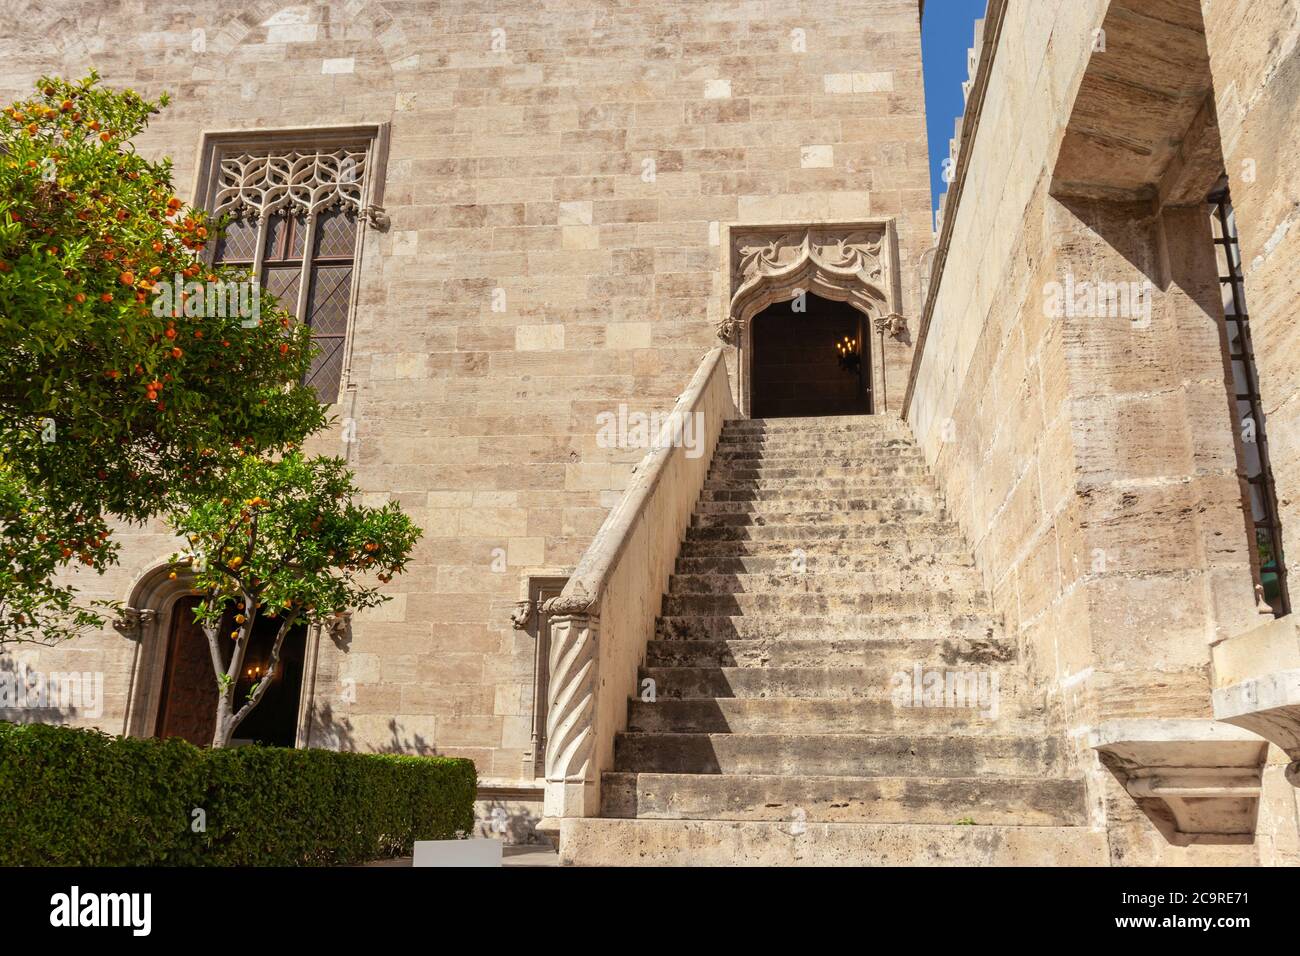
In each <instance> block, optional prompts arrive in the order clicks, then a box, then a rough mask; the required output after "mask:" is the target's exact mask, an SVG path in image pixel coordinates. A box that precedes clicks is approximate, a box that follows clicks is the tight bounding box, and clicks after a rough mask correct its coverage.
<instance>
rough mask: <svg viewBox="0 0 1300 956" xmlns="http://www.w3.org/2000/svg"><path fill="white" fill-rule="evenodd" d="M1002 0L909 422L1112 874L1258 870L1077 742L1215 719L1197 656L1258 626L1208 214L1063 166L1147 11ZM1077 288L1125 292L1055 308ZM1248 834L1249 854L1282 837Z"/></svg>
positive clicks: (1240, 852)
mask: <svg viewBox="0 0 1300 956" xmlns="http://www.w3.org/2000/svg"><path fill="white" fill-rule="evenodd" d="M1001 6H1002V5H1001V4H997V3H995V4H993V5H991V12H990V24H992V25H993V26H994V27H996V28H998V29H1000V31H1001V35H1000V38H999V39H998V40H997V44H998V45H997V48H996V57H995V58H994V59H993V61H992V64H991V68H990V70H989V72H988V73H987V76H986V81H985V82H986V84H987V89H986V92H985V94H984V98H983V100H982V108H981V111H980V114H979V116H978V124H979V125H978V131H977V133H976V134H975V137H974V140H973V142H972V143H970V144H969V145H967V147H966V154H967V155H966V157H965V162H966V163H967V164H968V165H967V169H966V171H965V176H966V180H965V183H964V188H963V190H962V192H961V195H960V198H959V201H958V202H957V203H956V204H955V205H954V203H953V200H952V198H951V197H950V199H949V205H948V208H947V211H946V216H947V218H948V219H949V220H951V222H950V224H949V225H950V228H951V236H950V239H949V243H950V244H949V246H948V249H947V258H946V262H945V264H944V267H943V271H942V273H941V274H940V275H938V276H936V277H935V278H934V279H932V285H931V294H932V295H933V297H934V303H933V308H932V312H931V315H930V324H929V327H928V330H927V332H926V338H925V339H924V341H923V343H922V346H921V351H920V353H919V356H918V359H917V362H916V364H915V365H914V368H913V384H912V392H911V396H910V402H909V404H908V409H907V416H908V418H909V420H910V421H911V422H912V423H913V425H914V428H915V429H916V432H917V435H918V437H919V439H920V440H921V442H922V444H923V446H924V447H925V449H926V452H927V455H928V457H929V458H930V460H931V461H932V463H933V466H934V468H935V469H936V472H937V474H938V476H939V479H940V483H941V485H942V486H943V487H944V489H945V492H946V494H947V496H948V501H949V505H950V507H951V509H952V511H953V513H954V515H955V516H956V517H957V519H958V520H959V521H960V522H961V524H962V525H963V527H964V528H965V530H966V531H967V533H968V535H969V536H970V538H971V540H972V541H973V543H974V545H975V549H976V557H977V561H978V564H979V566H980V567H981V569H982V570H983V572H984V574H985V577H986V580H987V583H988V585H989V587H990V589H991V590H992V592H993V594H994V597H995V601H996V603H997V606H998V608H999V609H1000V610H1001V611H1002V612H1003V613H1004V614H1005V616H1006V620H1007V624H1008V627H1009V630H1010V632H1011V633H1012V634H1014V635H1016V637H1017V639H1018V641H1019V644H1020V648H1021V651H1022V654H1023V659H1024V660H1025V662H1026V664H1027V666H1028V668H1029V669H1030V671H1031V673H1032V675H1033V676H1034V678H1035V680H1036V686H1037V687H1038V688H1039V689H1040V691H1041V693H1042V694H1043V698H1044V701H1045V702H1046V704H1047V706H1048V707H1049V712H1050V713H1051V714H1052V715H1053V718H1054V720H1055V726H1056V727H1057V728H1058V729H1059V731H1060V732H1061V733H1063V734H1064V735H1065V736H1066V737H1067V739H1068V740H1069V741H1070V742H1071V743H1072V745H1073V747H1072V750H1073V753H1074V756H1075V761H1076V766H1077V769H1078V771H1079V772H1081V773H1082V774H1084V776H1085V778H1086V779H1087V780H1088V783H1089V793H1090V798H1091V802H1092V808H1093V813H1094V820H1095V822H1097V823H1099V824H1104V825H1105V826H1106V827H1107V828H1108V831H1109V834H1110V846H1111V858H1112V861H1113V862H1116V863H1125V862H1128V863H1136V862H1179V861H1181V862H1210V861H1216V862H1225V863H1240V862H1252V861H1255V860H1257V859H1259V852H1258V851H1257V849H1256V848H1255V847H1253V846H1249V847H1199V848H1192V849H1177V848H1174V847H1170V846H1169V845H1168V844H1166V843H1165V841H1164V840H1163V838H1161V837H1160V836H1159V835H1158V833H1156V831H1155V829H1154V827H1152V826H1151V824H1150V823H1149V822H1148V821H1147V820H1146V819H1145V818H1144V817H1143V816H1142V814H1141V812H1140V811H1139V810H1138V809H1137V807H1136V806H1135V805H1134V803H1133V801H1132V800H1131V799H1130V798H1129V797H1128V796H1127V795H1126V794H1125V793H1124V792H1123V790H1122V789H1121V788H1119V787H1118V786H1117V784H1116V782H1115V780H1114V779H1113V778H1112V777H1111V776H1110V774H1109V773H1108V772H1107V771H1105V770H1104V769H1103V768H1101V767H1100V765H1099V764H1098V763H1097V761H1096V758H1095V755H1094V754H1092V753H1091V752H1090V751H1088V750H1087V748H1086V747H1085V746H1083V735H1084V734H1085V733H1086V730H1087V728H1088V727H1089V726H1092V725H1095V724H1096V723H1097V722H1099V721H1101V720H1104V719H1108V718H1112V717H1128V716H1134V717H1137V716H1142V717H1175V716H1180V717H1182V716H1198V717H1207V716H1210V709H1209V690H1208V682H1207V672H1208V662H1209V653H1208V645H1209V643H1210V642H1211V641H1213V640H1215V639H1216V638H1219V637H1223V636H1226V635H1227V634H1229V633H1233V632H1235V631H1236V630H1239V629H1242V628H1245V627H1248V626H1250V625H1251V624H1252V623H1253V622H1254V621H1256V620H1257V619H1258V612H1257V610H1256V608H1255V605H1254V598H1253V594H1252V590H1251V589H1252V579H1251V572H1250V545H1249V539H1248V537H1247V533H1246V528H1245V520H1244V517H1243V515H1242V511H1241V497H1240V485H1239V481H1238V478H1237V475H1236V460H1235V453H1234V448H1233V423H1232V419H1231V416H1230V413H1229V407H1228V399H1227V392H1226V388H1225V382H1224V370H1223V363H1222V356H1221V353H1220V351H1219V349H1220V345H1219V323H1220V320H1221V306H1218V305H1217V300H1216V296H1217V295H1218V292H1217V289H1216V288H1215V284H1216V282H1217V280H1216V273H1215V267H1214V264H1213V261H1212V255H1213V249H1212V246H1211V244H1210V232H1209V218H1208V215H1209V214H1208V210H1207V209H1205V208H1203V207H1202V205H1201V204H1200V202H1199V200H1198V201H1196V202H1194V203H1192V204H1190V205H1187V206H1165V207H1163V208H1162V206H1161V203H1160V201H1159V198H1158V197H1159V193H1158V191H1157V189H1156V188H1155V185H1154V184H1153V185H1151V186H1147V185H1144V184H1142V183H1138V184H1136V185H1135V187H1134V188H1132V189H1126V190H1123V191H1121V190H1119V189H1112V188H1101V187H1097V188H1095V189H1092V190H1089V189H1086V188H1084V187H1085V186H1086V185H1087V183H1088V176H1089V175H1094V174H1095V175H1096V176H1097V178H1098V180H1099V181H1100V180H1103V179H1105V178H1106V177H1108V176H1111V175H1112V173H1113V167H1108V166H1107V165H1106V164H1100V166H1101V168H1097V169H1091V170H1090V169H1088V168H1087V167H1086V166H1084V165H1080V164H1079V162H1078V160H1079V157H1080V155H1081V154H1080V153H1079V152H1078V151H1077V150H1076V146H1077V143H1076V142H1074V141H1068V137H1069V136H1070V135H1071V132H1072V130H1076V129H1077V125H1076V124H1079V123H1082V122H1085V121H1088V120H1091V119H1094V118H1095V116H1094V115H1089V116H1085V117H1082V118H1081V117H1079V116H1077V115H1075V111H1076V101H1077V100H1079V98H1080V95H1081V94H1080V91H1081V88H1082V87H1083V83H1084V79H1085V76H1086V75H1088V73H1089V70H1099V71H1102V74H1103V75H1109V74H1107V73H1106V71H1109V70H1114V69H1115V63H1116V61H1115V59H1111V60H1110V61H1107V60H1106V59H1104V57H1105V56H1107V55H1113V54H1117V53H1118V55H1121V56H1122V55H1123V52H1124V50H1125V43H1126V41H1127V40H1128V39H1129V38H1128V37H1126V36H1125V35H1124V33H1123V32H1122V28H1123V27H1124V26H1125V25H1126V24H1128V23H1130V22H1134V20H1135V18H1136V22H1138V23H1139V25H1140V18H1141V17H1142V16H1144V15H1146V14H1147V13H1149V11H1144V10H1142V9H1139V7H1140V5H1138V7H1134V5H1132V4H1127V3H1123V4H1121V3H1118V2H1116V3H1111V2H1107V0H1095V2H1079V3H1070V4H1040V3H1032V2H1023V0H1008V2H1007V3H1006V4H1005V10H1004V14H1005V15H1004V16H1003V17H1002V19H1001V22H1000V23H998V20H997V17H996V14H997V13H998V10H997V8H998V7H1001ZM1174 6H1186V5H1185V4H1178V3H1176V4H1174ZM1135 11H1136V12H1135ZM1166 12H1169V11H1166ZM1179 12H1180V14H1185V13H1186V12H1187V11H1179ZM1117 18H1118V19H1117ZM1103 24H1106V26H1107V27H1108V28H1109V29H1110V33H1109V35H1108V36H1107V37H1106V38H1105V41H1106V42H1107V44H1108V46H1109V50H1110V53H1109V54H1107V53H1102V52H1097V51H1096V47H1097V46H1098V33H1097V31H1098V30H1099V29H1101V28H1102V25H1103ZM989 29H990V26H988V25H986V31H987V30H989ZM1184 36H1186V34H1184ZM1193 68H1194V64H1188V65H1187V66H1186V70H1191V69H1193ZM1172 69H1173V70H1174V71H1175V72H1176V70H1177V64H1176V63H1175V64H1173V67H1172ZM1094 82H1095V80H1094ZM1192 105H1193V107H1194V105H1195V104H1194V103H1193V104H1192ZM1125 109H1126V106H1125V104H1124V103H1122V102H1120V101H1118V100H1115V99H1114V97H1113V96H1112V101H1111V112H1112V114H1115V115H1116V119H1115V122H1116V123H1117V124H1123V123H1131V124H1134V125H1135V126H1137V127H1141V126H1142V124H1143V122H1144V120H1143V118H1142V117H1141V115H1139V114H1136V113H1128V112H1125ZM971 122H972V114H970V113H968V115H967V117H966V120H965V123H966V124H967V125H969V124H970V123H971ZM1147 125H1148V126H1149V125H1150V124H1149V123H1148V124H1147ZM1178 132H1179V133H1180V134H1181V132H1182V131H1181V130H1179V131H1178ZM1067 154H1068V155H1067ZM1008 157H1011V158H1010V159H1008ZM1067 161H1068V162H1069V163H1070V164H1071V167H1070V179H1071V182H1070V183H1069V186H1070V189H1062V188H1061V183H1060V182H1059V181H1058V179H1057V176H1056V174H1057V171H1058V164H1061V163H1065V162H1067ZM1154 172H1155V173H1157V174H1159V173H1161V172H1162V170H1160V169H1157V170H1155V171H1154ZM1160 181H1161V180H1160V178H1159V177H1158V176H1157V178H1156V179H1155V180H1154V183H1155V184H1158V183H1159V182H1160ZM1072 190H1073V192H1072ZM1089 192H1091V194H1087V193H1089ZM1084 282H1092V283H1097V282H1105V283H1108V284H1110V285H1111V287H1112V288H1113V289H1114V291H1115V292H1116V293H1119V294H1127V292H1131V291H1136V290H1140V292H1138V293H1137V295H1136V297H1134V298H1132V299H1131V300H1129V299H1125V300H1121V301H1122V304H1121V302H1117V303H1116V305H1117V306H1119V307H1118V308H1115V307H1111V308H1109V309H1108V308H1107V306H1106V304H1105V299H1104V298H1103V302H1102V304H1101V305H1100V306H1099V307H1095V308H1094V309H1093V310H1092V311H1078V312H1074V311H1072V310H1066V309H1065V308H1064V301H1063V298H1064V297H1065V296H1068V295H1070V293H1069V292H1068V291H1067V290H1068V289H1069V288H1071V285H1072V284H1075V283H1084ZM1108 294H1109V293H1108ZM1129 306H1131V308H1129ZM1261 827H1262V828H1263V829H1262V831H1261V832H1262V838H1261V841H1260V842H1261V845H1263V844H1264V843H1268V842H1270V841H1272V840H1273V839H1274V833H1275V830H1276V829H1277V828H1280V829H1281V831H1282V832H1284V833H1285V832H1286V831H1288V830H1293V829H1294V822H1293V821H1291V822H1287V821H1285V820H1283V819H1282V816H1281V815H1280V814H1274V815H1269V814H1265V815H1264V817H1263V818H1262V823H1261Z"/></svg>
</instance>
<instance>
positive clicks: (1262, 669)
mask: <svg viewBox="0 0 1300 956" xmlns="http://www.w3.org/2000/svg"><path fill="white" fill-rule="evenodd" d="M1210 654H1211V658H1212V660H1213V662H1214V692H1213V701H1214V716H1215V717H1216V718H1217V719H1219V720H1222V721H1226V722H1227V723H1230V724H1235V725H1236V726H1238V727H1243V728H1245V729H1246V730H1249V731H1253V732H1254V733H1256V734H1259V736H1261V737H1263V738H1264V739H1266V740H1268V741H1270V742H1272V743H1274V744H1277V746H1279V747H1281V748H1282V749H1283V750H1284V751H1286V754H1287V756H1288V757H1290V758H1291V764H1290V765H1289V766H1288V767H1287V769H1286V779H1287V780H1288V781H1289V782H1290V783H1291V785H1292V786H1294V787H1300V626H1298V622H1297V621H1296V616H1295V615H1287V616H1286V617H1282V618H1278V619H1277V620H1275V621H1269V622H1268V623H1267V624H1263V625H1261V626H1259V627H1256V628H1253V629H1251V630H1249V631H1247V632H1246V633H1245V634H1239V635H1237V636H1235V637H1230V638H1227V639H1226V640H1223V641H1220V642H1219V643H1217V644H1215V645H1214V646H1213V647H1212V648H1211V649H1210Z"/></svg>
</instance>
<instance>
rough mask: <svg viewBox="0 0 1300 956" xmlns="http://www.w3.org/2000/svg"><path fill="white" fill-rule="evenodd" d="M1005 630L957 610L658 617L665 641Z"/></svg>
mask: <svg viewBox="0 0 1300 956" xmlns="http://www.w3.org/2000/svg"><path fill="white" fill-rule="evenodd" d="M1000 636H1001V628H1000V627H999V626H998V624H997V623H996V622H995V621H994V620H992V619H991V618H990V616H989V615H988V614H987V613H971V612H965V613H963V612H962V611H961V610H960V609H954V608H942V607H940V608H933V609H925V610H922V609H911V610H898V611H892V612H890V611H885V610H877V611H876V613H874V614H857V615H854V614H841V615H837V616H834V617H832V616H827V615H815V614H808V615H804V616H802V617H799V618H795V619H791V618H785V617H770V616H768V617H748V616H745V615H743V614H738V615H731V614H714V615H709V614H691V615H672V614H664V615H662V616H661V617H660V618H659V619H658V620H657V621H655V637H656V638H657V639H658V640H661V641H730V640H741V641H745V640H759V641H761V640H767V641H773V640H780V641H787V640H803V641H823V642H827V641H837V640H845V639H856V640H894V639H898V638H903V637H911V638H916V639H918V640H919V639H925V638H929V639H931V640H934V641H945V640H951V641H960V640H971V641H981V640H986V641H993V640H997V639H998V638H999V637H1000Z"/></svg>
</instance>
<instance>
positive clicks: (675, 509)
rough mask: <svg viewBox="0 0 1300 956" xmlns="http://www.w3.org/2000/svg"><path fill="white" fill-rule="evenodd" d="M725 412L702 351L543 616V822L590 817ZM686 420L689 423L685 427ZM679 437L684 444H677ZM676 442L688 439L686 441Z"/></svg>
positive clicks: (711, 359)
mask: <svg viewBox="0 0 1300 956" xmlns="http://www.w3.org/2000/svg"><path fill="white" fill-rule="evenodd" d="M735 417H736V408H735V403H734V401H733V400H732V396H731V388H730V386H729V384H728V380H727V368H726V365H725V363H724V362H723V361H722V349H720V348H716V349H713V350H712V351H710V352H709V353H708V355H706V356H705V358H704V361H703V362H702V363H701V364H700V367H699V369H698V370H697V371H696V373H695V376H694V377H693V378H692V379H691V382H690V384H689V385H688V386H687V388H686V391H685V392H683V393H682V395H681V396H680V397H679V398H678V399H677V403H676V404H675V405H674V406H673V410H672V412H671V413H670V414H669V416H668V418H667V420H666V421H665V422H664V425H663V427H662V428H661V429H660V432H659V435H658V437H657V440H656V442H655V447H654V448H653V449H651V450H650V452H649V453H648V454H647V455H646V456H645V458H643V459H642V460H641V462H640V463H639V464H638V465H637V467H636V469H635V471H634V473H633V478H632V482H631V484H630V485H629V486H628V488H627V490H626V491H625V492H624V493H623V497H622V498H621V499H620V500H619V503H618V504H617V505H616V506H615V507H614V509H613V511H611V512H610V513H609V515H608V517H606V519H605V522H604V524H602V525H601V527H600V530H599V531H598V532H596V536H595V538H593V539H592V542H591V546H590V547H589V548H587V551H586V553H585V554H583V556H582V559H581V560H580V561H579V562H578V566H577V568H576V569H575V570H574V572H573V575H572V576H571V577H570V578H569V582H568V584H567V585H565V588H564V590H563V592H561V594H560V595H559V597H556V598H552V599H551V600H550V601H548V602H547V603H546V612H547V613H548V614H549V615H550V631H551V635H550V636H551V648H550V658H549V663H550V686H549V701H548V708H547V718H546V731H547V736H546V761H545V766H546V796H545V810H544V813H545V817H546V819H545V821H543V827H544V828H547V829H549V828H552V827H554V826H556V825H558V821H559V819H560V818H563V817H583V816H594V815H595V814H596V813H597V812H598V810H599V806H600V775H601V772H602V771H604V770H606V769H608V768H609V767H610V766H612V764H613V756H614V735H615V734H616V733H617V732H618V731H620V730H622V729H623V727H624V726H625V725H626V721H627V701H628V698H629V696H631V695H632V694H633V693H634V692H635V690H636V677H637V668H638V667H639V666H640V664H641V663H642V662H643V661H644V659H645V649H646V642H647V641H648V640H649V639H650V636H651V634H652V633H653V631H654V622H655V618H656V617H657V616H658V615H659V610H660V604H661V599H662V597H663V593H664V590H665V589H666V587H667V585H668V577H669V575H670V574H671V573H672V569H673V564H674V562H675V561H676V559H677V552H678V549H679V547H680V544H681V541H682V538H683V536H684V535H685V532H686V527H687V525H688V524H689V523H690V519H691V513H692V512H693V510H694V508H695V502H696V499H697V498H698V497H699V495H700V490H701V489H702V488H703V486H704V479H705V476H706V474H707V473H708V470H709V463H710V461H711V460H712V458H713V450H714V448H715V447H716V445H717V441H718V436H719V434H720V433H721V431H722V424H723V422H725V421H727V420H728V419H730V418H735ZM688 429H689V430H688ZM683 435H685V436H686V437H687V438H689V439H690V441H689V442H685V441H682V440H681V439H682V436H683ZM688 445H689V446H690V447H688Z"/></svg>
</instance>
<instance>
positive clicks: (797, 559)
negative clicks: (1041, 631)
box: [676, 551, 975, 575]
mask: <svg viewBox="0 0 1300 956" xmlns="http://www.w3.org/2000/svg"><path fill="white" fill-rule="evenodd" d="M974 567H975V562H974V561H972V560H971V559H970V558H969V557H967V556H966V555H964V554H959V553H957V552H955V551H946V552H945V551H939V552H932V553H930V554H908V555H901V556H900V555H898V554H894V553H891V552H889V551H879V552H871V553H867V554H862V553H851V552H845V553H841V554H809V553H808V552H806V551H805V552H804V553H802V554H798V555H792V554H780V555H764V556H758V555H739V556H735V557H729V556H724V555H721V554H718V555H712V556H708V557H681V558H678V559H677V568H676V570H677V573H678V574H682V575H687V574H692V575H694V574H705V575H715V574H744V575H753V574H797V573H800V572H799V571H797V570H796V569H797V568H802V569H803V573H807V574H819V575H820V574H845V573H857V574H863V573H870V572H879V571H909V572H910V571H926V572H929V571H939V570H943V571H957V570H974Z"/></svg>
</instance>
